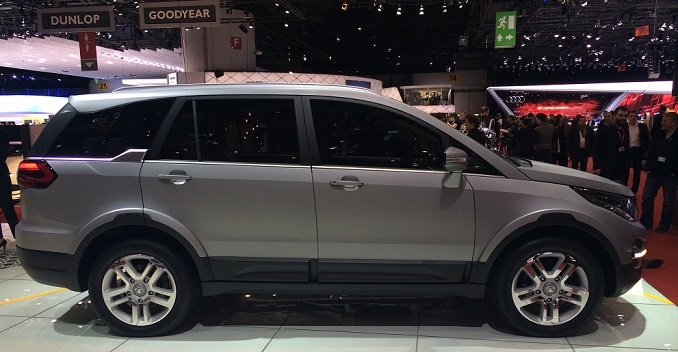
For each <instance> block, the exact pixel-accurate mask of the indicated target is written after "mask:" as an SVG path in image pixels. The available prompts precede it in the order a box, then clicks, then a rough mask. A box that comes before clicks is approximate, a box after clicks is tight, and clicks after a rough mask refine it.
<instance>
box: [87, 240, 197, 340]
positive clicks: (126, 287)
mask: <svg viewBox="0 0 678 352" xmlns="http://www.w3.org/2000/svg"><path fill="white" fill-rule="evenodd" d="M179 258H180V257H179V256H178V255H177V254H176V253H174V252H173V251H172V249H170V248H169V247H166V246H163V245H160V244H157V243H154V242H151V241H146V240H132V241H127V242H123V243H119V244H117V245H114V246H112V247H111V248H109V249H107V250H106V252H105V253H102V254H101V255H100V256H99V258H98V259H97V260H96V261H95V262H94V266H93V268H92V272H91V274H90V279H89V293H90V297H91V298H92V302H93V303H94V307H95V311H96V313H97V314H98V316H99V317H100V318H101V320H103V321H104V322H105V323H106V324H107V325H108V326H109V327H111V328H112V329H114V330H116V331H118V332H120V333H122V334H123V335H126V336H156V335H163V334H167V333H169V332H171V331H172V330H174V329H176V328H177V327H178V326H179V325H180V324H182V323H183V322H184V321H185V320H186V318H187V317H188V315H189V313H190V312H191V311H192V309H193V306H194V304H195V301H196V299H197V296H198V294H199V290H198V282H199V280H198V278H197V276H196V275H195V274H194V273H193V272H192V271H191V270H190V269H188V268H189V265H187V263H184V262H182V261H181V259H179Z"/></svg>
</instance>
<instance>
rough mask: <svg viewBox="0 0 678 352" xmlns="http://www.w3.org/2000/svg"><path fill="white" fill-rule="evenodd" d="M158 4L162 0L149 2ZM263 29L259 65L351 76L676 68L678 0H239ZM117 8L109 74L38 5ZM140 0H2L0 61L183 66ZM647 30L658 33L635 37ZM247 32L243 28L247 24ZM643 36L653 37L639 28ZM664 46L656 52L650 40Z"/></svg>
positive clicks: (59, 69)
mask: <svg viewBox="0 0 678 352" xmlns="http://www.w3.org/2000/svg"><path fill="white" fill-rule="evenodd" d="M142 2H151V1H142ZM220 4H221V6H222V7H229V8H233V9H241V10H245V11H247V14H246V16H245V17H244V18H242V23H243V24H244V25H245V26H243V27H245V28H249V27H250V22H251V26H252V28H251V29H248V30H254V31H255V33H256V43H255V46H256V51H257V52H258V53H259V54H260V55H258V56H257V66H258V67H259V68H260V69H262V70H268V71H279V72H288V71H292V72H313V73H332V74H350V75H356V74H357V75H377V74H399V73H413V72H445V71H454V70H457V69H484V68H494V69H496V68H501V67H507V68H509V67H513V68H514V69H515V68H516V67H518V69H519V70H525V69H541V68H543V69H553V68H554V67H572V68H574V67H578V68H580V69H581V68H588V69H594V68H599V67H619V66H620V65H621V66H624V67H636V68H645V67H646V65H647V62H648V60H650V59H651V58H654V57H656V58H657V59H656V62H657V63H658V64H659V65H661V66H662V68H663V70H664V72H666V71H667V70H670V69H671V68H672V62H673V55H676V54H675V51H676V41H677V39H678V1H676V0H651V1H644V0H444V1H442V0H399V1H394V0H278V1H276V0H230V1H223V0H222V1H221V2H220ZM102 5H113V6H114V9H115V18H116V20H115V31H114V32H101V33H99V34H98V36H97V39H96V44H97V46H98V47H99V48H100V52H101V53H103V56H102V55H100V56H99V57H98V59H99V65H98V66H99V71H94V72H91V71H90V72H87V71H85V72H82V71H80V70H79V52H78V43H77V41H76V40H77V35H76V33H53V34H49V35H46V34H43V33H39V31H38V28H37V15H36V11H37V9H39V8H60V7H80V6H102ZM138 5H139V1H133V0H108V1H99V0H45V1H33V0H31V1H28V0H0V66H3V67H10V68H19V69H25V70H32V71H43V72H53V73H59V74H66V75H74V76H81V77H89V78H108V77H121V78H124V77H134V78H150V77H164V76H165V75H166V74H167V73H170V72H174V71H176V70H180V69H181V68H182V67H183V60H182V54H181V34H182V31H183V30H185V29H181V28H164V29H143V30H142V29H141V28H140V27H139V18H138V17H139V10H138ZM513 10H515V11H517V14H518V20H517V41H516V47H515V48H512V49H495V48H494V37H495V34H496V33H495V13H496V12H498V11H513ZM644 26H647V27H645V28H646V29H647V30H648V32H649V33H648V35H636V33H635V30H636V28H641V29H642V27H644ZM243 30H244V29H243ZM638 34H642V33H638ZM649 43H650V44H657V46H656V55H650V56H648V55H647V54H648V44H649Z"/></svg>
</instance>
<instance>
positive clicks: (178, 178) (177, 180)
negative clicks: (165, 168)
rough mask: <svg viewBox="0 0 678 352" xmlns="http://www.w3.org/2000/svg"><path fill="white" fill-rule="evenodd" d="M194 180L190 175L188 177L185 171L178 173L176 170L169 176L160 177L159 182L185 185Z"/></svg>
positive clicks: (161, 175)
mask: <svg viewBox="0 0 678 352" xmlns="http://www.w3.org/2000/svg"><path fill="white" fill-rule="evenodd" d="M192 178H193V177H191V176H190V175H186V172H185V171H176V170H173V171H170V173H169V174H160V175H158V180H163V181H169V182H172V184H175V185H183V184H184V183H186V182H187V181H189V180H190V179H192Z"/></svg>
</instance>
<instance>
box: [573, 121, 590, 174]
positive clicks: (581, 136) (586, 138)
mask: <svg viewBox="0 0 678 352" xmlns="http://www.w3.org/2000/svg"><path fill="white" fill-rule="evenodd" d="M574 121H575V126H574V127H573V128H572V129H570V134H569V137H568V139H567V145H568V147H567V149H568V153H569V154H570V159H571V160H572V168H573V169H579V170H581V171H586V167H587V166H588V164H589V157H590V156H591V152H592V151H593V135H594V132H593V127H591V126H590V125H588V124H587V123H586V116H583V115H577V116H576V117H575V118H574Z"/></svg>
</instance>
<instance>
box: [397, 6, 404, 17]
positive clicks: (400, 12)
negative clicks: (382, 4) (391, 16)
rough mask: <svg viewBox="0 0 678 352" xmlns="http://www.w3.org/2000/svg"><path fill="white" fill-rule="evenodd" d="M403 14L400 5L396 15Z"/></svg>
mask: <svg viewBox="0 0 678 352" xmlns="http://www.w3.org/2000/svg"><path fill="white" fill-rule="evenodd" d="M402 14H403V10H402V8H400V5H398V10H397V11H396V15H398V16H400V15H402Z"/></svg>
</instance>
